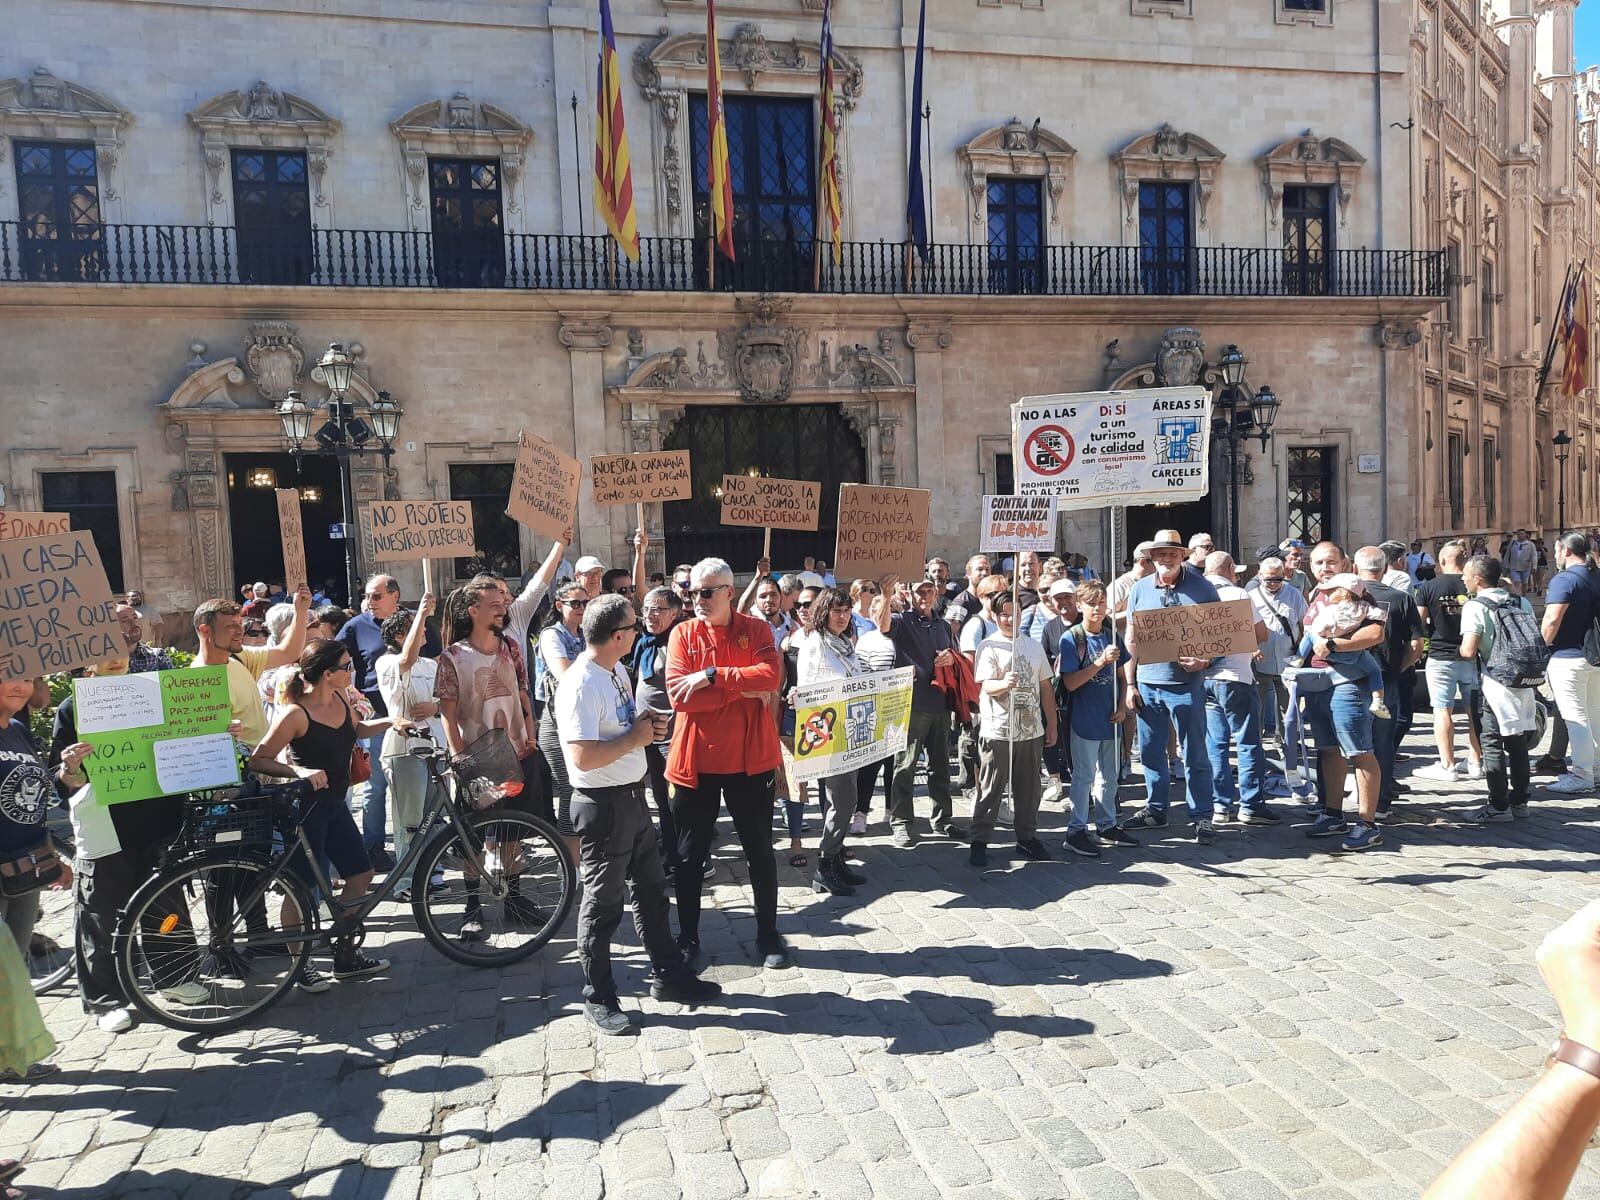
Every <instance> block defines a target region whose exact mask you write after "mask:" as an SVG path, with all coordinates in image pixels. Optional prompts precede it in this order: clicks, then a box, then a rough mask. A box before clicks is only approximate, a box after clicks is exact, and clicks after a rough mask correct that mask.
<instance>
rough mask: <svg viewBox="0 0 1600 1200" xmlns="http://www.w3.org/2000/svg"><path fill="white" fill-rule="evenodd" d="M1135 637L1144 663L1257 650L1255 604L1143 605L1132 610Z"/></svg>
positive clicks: (1175, 660)
mask: <svg viewBox="0 0 1600 1200" xmlns="http://www.w3.org/2000/svg"><path fill="white" fill-rule="evenodd" d="M1133 640H1134V642H1135V644H1136V645H1137V646H1138V657H1139V661H1140V662H1142V663H1163V662H1177V661H1178V660H1179V659H1180V658H1216V657H1217V656H1218V655H1219V654H1254V653H1255V652H1256V650H1257V648H1258V647H1257V644H1256V614H1255V608H1254V607H1253V606H1252V605H1251V603H1250V601H1248V600H1222V601H1219V602H1218V603H1216V604H1178V605H1174V606H1173V607H1171V608H1145V609H1140V610H1139V611H1138V612H1136V613H1134V614H1133Z"/></svg>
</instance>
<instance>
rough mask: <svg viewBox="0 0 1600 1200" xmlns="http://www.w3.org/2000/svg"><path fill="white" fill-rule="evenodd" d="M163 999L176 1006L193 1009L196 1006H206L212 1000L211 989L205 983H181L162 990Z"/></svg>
mask: <svg viewBox="0 0 1600 1200" xmlns="http://www.w3.org/2000/svg"><path fill="white" fill-rule="evenodd" d="M161 997H162V999H164V1000H170V1001H172V1003H174V1004H185V1005H188V1006H190V1007H193V1006H194V1005H196V1004H204V1003H205V1002H206V1001H207V1000H209V999H211V989H210V988H208V987H206V985H205V984H203V983H180V984H176V985H174V986H173V987H169V988H162V989H161Z"/></svg>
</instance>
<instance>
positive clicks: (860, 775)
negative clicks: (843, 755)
mask: <svg viewBox="0 0 1600 1200" xmlns="http://www.w3.org/2000/svg"><path fill="white" fill-rule="evenodd" d="M880 771H881V772H882V773H883V803H884V806H885V807H888V804H889V789H890V788H891V787H892V786H893V785H894V755H892V754H891V755H890V756H889V757H888V758H880V759H879V760H878V761H877V762H875V763H868V764H867V765H866V766H864V767H862V768H861V769H860V770H859V771H857V772H856V811H857V812H858V813H868V812H871V811H872V789H873V788H874V787H876V786H877V784H878V773H879V772H880ZM819 782H820V781H819Z"/></svg>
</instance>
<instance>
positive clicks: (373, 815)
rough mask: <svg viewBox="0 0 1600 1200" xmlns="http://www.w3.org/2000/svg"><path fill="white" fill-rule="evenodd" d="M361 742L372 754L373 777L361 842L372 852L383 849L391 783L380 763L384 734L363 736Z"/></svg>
mask: <svg viewBox="0 0 1600 1200" xmlns="http://www.w3.org/2000/svg"><path fill="white" fill-rule="evenodd" d="M361 744H362V745H363V746H365V747H366V748H367V753H368V754H370V755H371V756H372V778H371V779H369V780H367V799H366V801H365V803H363V804H362V806H361V842H362V845H364V846H366V848H367V853H368V854H371V853H372V852H373V851H374V850H381V849H383V839H384V834H385V832H387V827H388V817H389V783H388V780H386V779H385V778H384V777H383V769H382V768H381V767H380V766H379V765H378V764H379V763H380V762H381V761H382V758H383V734H381V733H375V734H373V735H372V736H371V737H369V738H362V739H361Z"/></svg>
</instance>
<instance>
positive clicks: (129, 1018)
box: [95, 1008, 133, 1033]
mask: <svg viewBox="0 0 1600 1200" xmlns="http://www.w3.org/2000/svg"><path fill="white" fill-rule="evenodd" d="M95 1024H97V1025H99V1026H100V1028H101V1029H103V1030H105V1032H107V1033H127V1032H128V1030H130V1029H132V1028H133V1009H131V1008H113V1009H112V1010H111V1011H110V1012H103V1013H101V1014H100V1016H99V1017H97V1018H96V1019H95Z"/></svg>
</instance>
